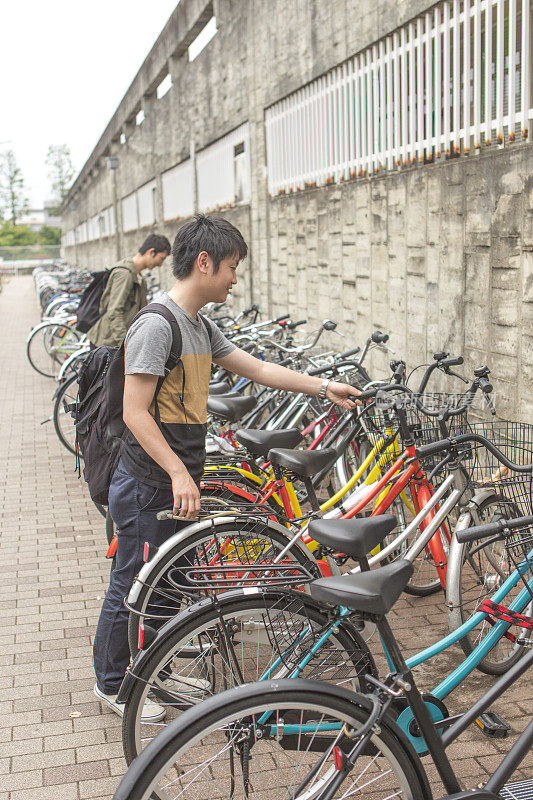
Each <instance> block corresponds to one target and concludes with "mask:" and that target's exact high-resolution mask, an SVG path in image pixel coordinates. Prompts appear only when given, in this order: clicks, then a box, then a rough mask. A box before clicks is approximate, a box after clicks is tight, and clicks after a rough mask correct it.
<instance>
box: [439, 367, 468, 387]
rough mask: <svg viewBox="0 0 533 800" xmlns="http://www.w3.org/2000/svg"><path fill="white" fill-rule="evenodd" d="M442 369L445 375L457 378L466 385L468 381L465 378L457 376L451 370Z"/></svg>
mask: <svg viewBox="0 0 533 800" xmlns="http://www.w3.org/2000/svg"><path fill="white" fill-rule="evenodd" d="M442 369H443V370H444V372H445V373H446V375H453V376H454V377H455V378H459V380H460V381H462V382H463V383H466V384H468V381H467V379H466V378H463V376H462V375H459V373H458V372H454V371H453V369H450V367H442Z"/></svg>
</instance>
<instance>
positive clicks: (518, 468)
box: [416, 433, 533, 476]
mask: <svg viewBox="0 0 533 800" xmlns="http://www.w3.org/2000/svg"><path fill="white" fill-rule="evenodd" d="M467 442H477V443H478V444H482V445H483V447H486V449H487V450H488V451H489V452H490V453H492V455H493V456H495V458H497V459H498V461H499V462H500V464H503V465H504V466H505V467H507V469H510V470H512V471H513V472H530V473H531V474H532V476H533V464H515V463H514V462H513V461H509V459H508V458H507V456H506V455H504V454H503V453H502V452H501V450H499V449H498V448H497V447H496V445H494V444H492V442H491V441H489V440H488V439H486V438H485V436H481V434H479V433H461V434H459V436H454V437H449V438H448V439H441V440H440V441H439V442H432V443H431V444H425V445H423V446H422V447H417V449H416V454H417V457H419V458H427V457H431V456H436V455H438V454H439V453H443V452H444V451H445V450H452V449H453V448H455V447H457V446H458V445H461V444H467Z"/></svg>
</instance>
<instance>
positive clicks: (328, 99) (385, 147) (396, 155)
mask: <svg viewBox="0 0 533 800" xmlns="http://www.w3.org/2000/svg"><path fill="white" fill-rule="evenodd" d="M529 34H530V3H529V0H446V2H441V3H439V4H438V5H437V6H435V7H434V8H432V9H431V10H430V11H428V12H427V13H425V14H424V15H422V16H420V17H419V18H417V19H415V20H413V21H412V22H409V23H408V24H406V25H404V26H403V27H402V28H401V29H399V30H397V31H395V32H394V33H392V34H391V35H389V36H387V37H385V38H383V39H382V40H380V41H379V42H377V43H376V44H374V45H372V46H371V47H369V48H368V49H366V50H364V51H363V52H361V53H358V54H357V55H356V56H354V57H353V58H352V59H350V60H349V61H347V62H346V63H344V64H342V65H341V66H339V67H337V68H335V69H333V70H331V71H330V72H328V73H327V74H326V75H324V76H322V77H321V78H318V79H317V80H315V81H313V82H312V83H310V84H308V85H307V86H305V87H303V88H302V89H299V90H298V91H296V92H294V93H293V94H291V95H290V96H289V97H287V98H285V99H284V100H282V101H280V102H278V103H276V104H275V105H273V106H272V107H270V108H269V109H267V111H266V120H265V121H266V133H267V157H268V180H269V191H270V193H271V194H272V195H275V194H279V193H284V192H287V191H295V190H299V189H304V188H307V187H312V186H317V185H321V184H326V183H330V182H334V181H338V180H347V179H349V178H355V177H364V176H367V175H370V174H372V173H376V172H378V171H380V170H383V169H388V170H391V169H394V168H400V167H402V166H406V165H409V164H414V163H425V162H429V161H432V160H434V159H441V158H446V157H450V156H457V155H460V154H461V153H463V154H467V153H468V152H470V151H471V150H472V147H473V148H474V149H476V150H477V149H479V148H482V147H485V146H489V145H491V144H493V145H494V144H496V145H503V144H505V143H506V142H514V141H515V139H516V138H517V136H518V138H520V137H521V138H522V139H524V140H526V139H527V138H528V136H529V132H528V128H529V120H530V118H531V117H532V116H533V113H532V108H531V106H532V103H531V101H530V83H529V80H530V74H529V73H530V44H529ZM523 65H525V69H524V68H523Z"/></svg>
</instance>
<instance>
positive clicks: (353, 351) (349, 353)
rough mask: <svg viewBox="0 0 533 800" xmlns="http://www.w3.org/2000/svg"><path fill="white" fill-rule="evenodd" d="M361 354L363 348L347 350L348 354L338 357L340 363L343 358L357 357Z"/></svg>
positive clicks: (341, 354)
mask: <svg viewBox="0 0 533 800" xmlns="http://www.w3.org/2000/svg"><path fill="white" fill-rule="evenodd" d="M360 352H361V348H360V347H352V349H351V350H346V352H344V353H340V354H339V357H338V358H339V361H340V360H341V358H349V357H350V356H355V355H357V353H360Z"/></svg>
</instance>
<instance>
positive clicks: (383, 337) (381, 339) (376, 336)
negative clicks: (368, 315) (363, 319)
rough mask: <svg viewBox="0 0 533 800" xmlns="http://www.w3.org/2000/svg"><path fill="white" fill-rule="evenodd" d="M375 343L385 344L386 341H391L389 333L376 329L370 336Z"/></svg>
mask: <svg viewBox="0 0 533 800" xmlns="http://www.w3.org/2000/svg"><path fill="white" fill-rule="evenodd" d="M370 338H371V339H372V341H373V342H374V344H385V342H388V341H389V334H388V333H382V332H381V331H374V333H373V334H372V336H371V337H370Z"/></svg>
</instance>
